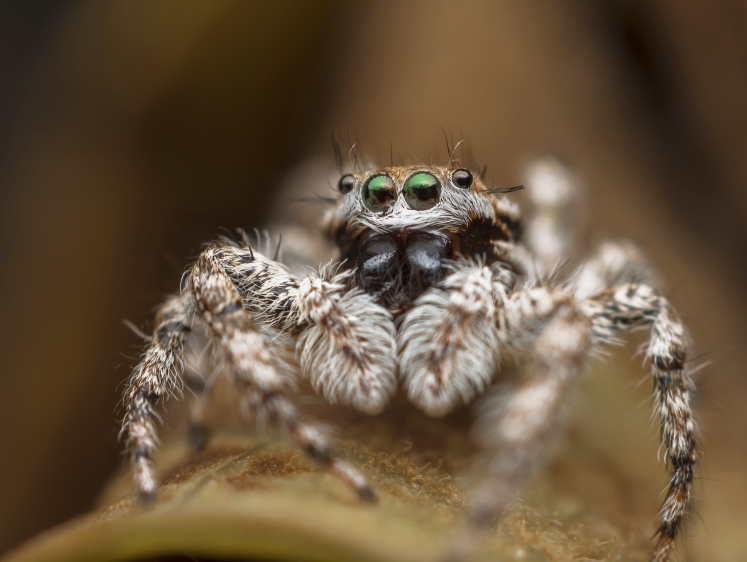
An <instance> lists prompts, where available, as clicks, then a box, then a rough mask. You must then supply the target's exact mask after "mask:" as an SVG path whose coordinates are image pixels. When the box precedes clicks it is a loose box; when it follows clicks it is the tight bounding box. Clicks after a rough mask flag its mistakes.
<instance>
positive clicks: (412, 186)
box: [405, 172, 441, 211]
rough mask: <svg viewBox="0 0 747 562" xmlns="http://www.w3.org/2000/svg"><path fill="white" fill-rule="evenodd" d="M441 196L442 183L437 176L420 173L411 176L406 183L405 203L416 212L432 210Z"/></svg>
mask: <svg viewBox="0 0 747 562" xmlns="http://www.w3.org/2000/svg"><path fill="white" fill-rule="evenodd" d="M440 195H441V182H439V181H438V179H437V178H436V176H434V175H433V174H428V173H426V172H420V173H419V174H415V175H413V176H410V178H409V179H408V180H407V182H406V183H405V201H407V204H408V205H409V206H410V207H412V208H413V209H415V210H416V211H424V210H425V209H430V208H431V207H433V206H434V205H435V204H436V203H438V198H439V196H440Z"/></svg>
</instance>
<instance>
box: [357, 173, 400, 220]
mask: <svg viewBox="0 0 747 562" xmlns="http://www.w3.org/2000/svg"><path fill="white" fill-rule="evenodd" d="M396 198H397V188H396V186H395V185H394V180H393V179H392V178H390V177H389V176H385V175H378V176H372V177H370V178H368V180H366V183H365V184H363V203H365V205H366V207H368V208H369V209H371V210H372V211H375V212H378V211H383V210H384V209H385V208H386V207H388V206H389V205H391V204H392V203H394V200H395V199H396Z"/></svg>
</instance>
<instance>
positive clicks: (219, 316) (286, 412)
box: [189, 243, 375, 500]
mask: <svg viewBox="0 0 747 562" xmlns="http://www.w3.org/2000/svg"><path fill="white" fill-rule="evenodd" d="M189 284H190V289H191V293H192V298H193V300H194V303H195V308H196V310H197V312H198V313H199V314H200V316H201V318H202V320H203V321H204V322H205V324H206V325H207V326H208V328H209V331H210V333H211V335H212V336H213V337H214V338H215V340H216V342H217V345H218V347H219V349H220V351H221V352H222V354H223V357H224V358H225V361H226V364H227V367H228V372H229V375H230V376H231V377H232V379H233V381H234V383H236V385H237V386H238V387H239V388H240V389H242V391H243V393H244V396H243V398H244V405H245V406H246V407H247V408H248V409H249V410H250V411H252V412H253V413H255V414H257V415H259V416H261V417H262V418H263V419H265V420H266V421H268V422H269V423H271V424H273V425H274V426H275V427H277V428H278V429H280V430H281V431H282V432H283V433H284V434H285V435H287V436H288V437H289V438H290V439H291V440H292V441H293V442H295V443H296V444H297V445H298V446H299V447H301V448H302V449H303V450H304V451H305V452H306V453H307V454H308V455H309V456H310V457H312V458H314V459H315V460H317V461H318V462H320V463H321V464H323V465H324V466H325V467H327V469H328V470H330V471H331V472H332V473H333V474H335V475H337V476H338V477H339V478H341V479H342V480H343V481H345V482H347V483H348V484H350V485H351V486H352V487H353V488H354V489H355V490H356V491H357V492H358V494H359V495H360V497H361V498H363V499H365V500H373V499H375V494H374V491H373V489H372V488H371V486H370V485H369V484H368V482H367V481H366V479H365V478H364V477H363V475H361V474H360V473H359V472H358V471H357V470H355V469H354V468H353V467H352V466H350V465H349V464H348V463H345V462H343V461H341V460H339V459H337V458H336V457H335V456H334V455H333V454H332V449H331V443H330V442H329V439H328V438H327V436H326V435H325V434H324V433H323V432H322V431H321V430H320V429H319V428H318V427H315V426H314V425H311V424H308V423H305V422H303V421H302V420H301V419H300V417H299V415H298V411H297V410H296V407H295V406H294V405H293V404H292V403H291V402H290V400H288V397H287V393H288V391H289V389H290V388H291V387H292V381H291V379H290V376H289V375H290V374H289V373H287V372H284V371H283V370H282V369H280V368H279V367H278V362H277V361H276V359H275V357H274V356H273V354H272V352H271V351H270V348H269V345H268V343H267V340H266V338H265V336H264V335H263V334H262V333H261V332H260V329H259V325H258V324H257V322H256V321H255V316H254V315H253V314H252V313H251V312H250V311H251V310H256V311H257V317H261V318H262V319H263V320H264V321H265V324H267V325H270V326H273V327H275V328H278V329H281V330H284V331H287V332H290V333H291V334H293V335H295V334H298V333H299V332H301V331H303V330H304V329H306V328H307V325H306V319H305V318H304V316H303V315H302V313H301V312H300V309H299V303H298V301H297V298H298V282H297V280H296V279H295V278H294V277H293V276H291V275H290V274H288V273H287V272H286V271H285V269H284V268H283V267H282V266H280V265H279V264H277V263H275V262H273V261H272V260H268V259H267V258H265V257H264V256H262V255H261V254H258V253H256V252H252V251H251V249H250V248H248V247H240V246H238V245H236V244H228V243H224V244H214V245H212V246H210V247H209V248H208V249H207V250H205V251H204V252H203V253H202V254H201V255H200V257H199V259H198V260H197V263H196V264H195V266H194V268H193V269H192V272H191V274H190V277H189ZM247 301H248V302H247Z"/></svg>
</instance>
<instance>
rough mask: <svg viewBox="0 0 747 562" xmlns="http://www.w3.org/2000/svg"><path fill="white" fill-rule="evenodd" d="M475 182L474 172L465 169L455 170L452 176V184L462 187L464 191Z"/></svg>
mask: <svg viewBox="0 0 747 562" xmlns="http://www.w3.org/2000/svg"><path fill="white" fill-rule="evenodd" d="M473 181H474V178H473V177H472V172H470V171H469V170H465V169H464V168H461V169H459V170H455V171H454V172H453V173H452V174H451V183H453V184H454V185H455V186H457V187H461V188H462V189H467V188H468V187H470V186H471V185H472V182H473Z"/></svg>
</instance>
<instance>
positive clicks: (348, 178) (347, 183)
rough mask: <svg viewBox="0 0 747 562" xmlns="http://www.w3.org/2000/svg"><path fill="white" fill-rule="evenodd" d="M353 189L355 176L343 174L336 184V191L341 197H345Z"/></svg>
mask: <svg viewBox="0 0 747 562" xmlns="http://www.w3.org/2000/svg"><path fill="white" fill-rule="evenodd" d="M354 187H355V176H354V175H353V174H345V175H344V176H342V177H341V178H340V181H338V182H337V189H339V190H340V193H342V194H343V195H346V194H348V193H350V192H351V191H353V188H354Z"/></svg>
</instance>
